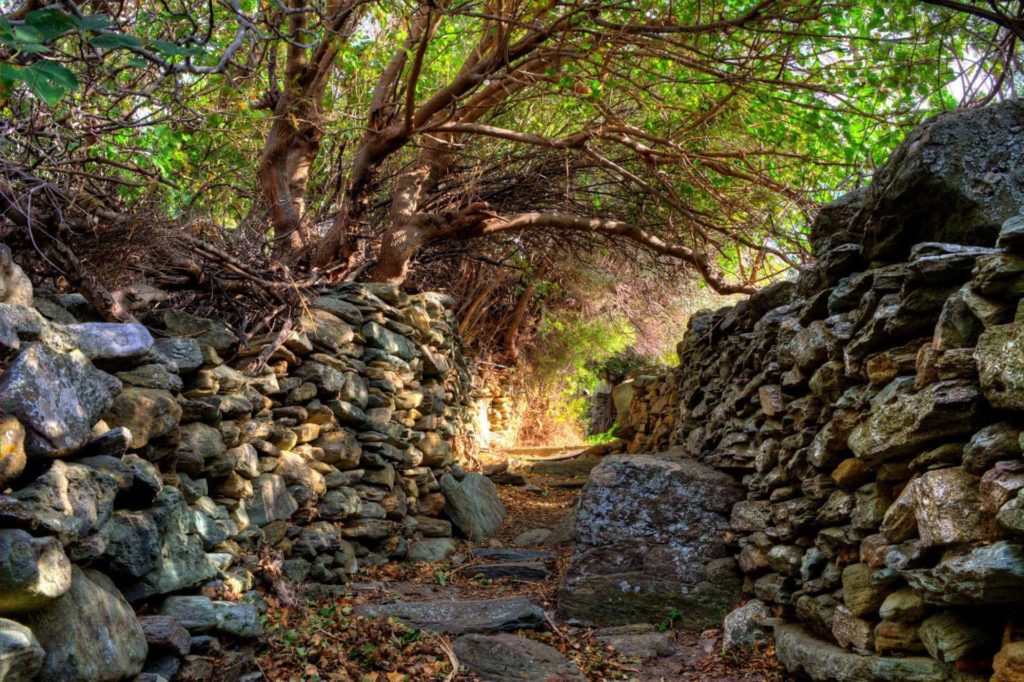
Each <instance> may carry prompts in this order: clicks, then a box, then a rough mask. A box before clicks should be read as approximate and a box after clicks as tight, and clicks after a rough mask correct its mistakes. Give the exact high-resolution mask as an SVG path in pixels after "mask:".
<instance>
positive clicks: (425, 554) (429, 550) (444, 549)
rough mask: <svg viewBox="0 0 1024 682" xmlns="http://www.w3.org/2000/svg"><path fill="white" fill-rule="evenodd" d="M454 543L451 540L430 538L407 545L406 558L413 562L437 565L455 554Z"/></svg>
mask: <svg viewBox="0 0 1024 682" xmlns="http://www.w3.org/2000/svg"><path fill="white" fill-rule="evenodd" d="M455 550H456V545H455V541H454V540H452V539H451V538H430V539H427V540H419V541H417V542H411V543H409V549H408V550H407V552H406V558H407V559H408V560H409V561H413V562H423V563H437V562H440V561H444V560H445V559H447V558H448V557H450V556H451V555H452V554H454V553H455Z"/></svg>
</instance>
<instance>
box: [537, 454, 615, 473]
mask: <svg viewBox="0 0 1024 682" xmlns="http://www.w3.org/2000/svg"><path fill="white" fill-rule="evenodd" d="M600 463H601V458H600V457H576V458H574V459H558V460H553V461H549V462H535V463H534V464H531V465H529V467H528V471H529V472H530V473H534V474H543V475H545V476H563V477H565V478H576V477H586V476H588V475H589V474H590V470H591V469H593V468H594V467H596V466H597V465H598V464H600Z"/></svg>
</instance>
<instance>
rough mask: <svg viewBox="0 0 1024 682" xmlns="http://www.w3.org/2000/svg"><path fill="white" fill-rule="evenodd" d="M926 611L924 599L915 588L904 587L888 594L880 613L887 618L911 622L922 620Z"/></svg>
mask: <svg viewBox="0 0 1024 682" xmlns="http://www.w3.org/2000/svg"><path fill="white" fill-rule="evenodd" d="M924 612H925V603H924V600H923V599H921V597H920V596H919V595H918V594H917V593H916V592H914V591H913V590H911V589H908V588H904V589H901V590H896V591H895V592H893V593H892V594H889V595H887V596H886V598H885V601H883V602H882V606H881V608H880V609H879V610H878V615H879V616H881V617H882V618H883V619H885V620H891V621H897V622H901V623H910V622H914V621H917V620H920V619H921V616H923V615H924Z"/></svg>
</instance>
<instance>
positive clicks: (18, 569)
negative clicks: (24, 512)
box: [0, 529, 71, 614]
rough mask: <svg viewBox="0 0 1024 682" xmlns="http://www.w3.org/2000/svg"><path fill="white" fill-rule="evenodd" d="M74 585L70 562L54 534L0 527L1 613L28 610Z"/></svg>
mask: <svg viewBox="0 0 1024 682" xmlns="http://www.w3.org/2000/svg"><path fill="white" fill-rule="evenodd" d="M69 589H71V562H70V561H68V558H67V556H66V555H65V554H64V548H63V547H62V546H61V544H60V542H58V541H57V540H56V539H55V538H34V537H32V536H31V535H29V534H28V533H26V532H25V531H23V530H11V529H3V530H0V613H3V614H14V613H27V612H29V611H32V610H35V609H38V608H40V607H42V606H44V605H45V604H47V603H49V602H51V601H53V600H54V599H57V598H58V597H60V596H62V595H63V594H64V593H65V592H67V591H68V590H69Z"/></svg>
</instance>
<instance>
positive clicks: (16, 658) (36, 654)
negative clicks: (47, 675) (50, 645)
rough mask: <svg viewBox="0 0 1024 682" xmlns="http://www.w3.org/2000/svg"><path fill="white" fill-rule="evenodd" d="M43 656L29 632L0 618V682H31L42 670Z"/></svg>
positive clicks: (37, 642) (33, 636)
mask: <svg viewBox="0 0 1024 682" xmlns="http://www.w3.org/2000/svg"><path fill="white" fill-rule="evenodd" d="M45 655H46V652H45V651H43V647H41V646H39V641H38V640H37V639H36V636H35V635H33V634H32V631H31V630H29V629H28V628H27V627H25V626H24V625H22V624H21V623H15V622H14V621H13V620H7V619H6V618H0V680H2V681H3V682H31V681H32V680H34V679H36V675H38V674H39V671H40V670H41V669H42V667H43V658H44V657H45Z"/></svg>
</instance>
